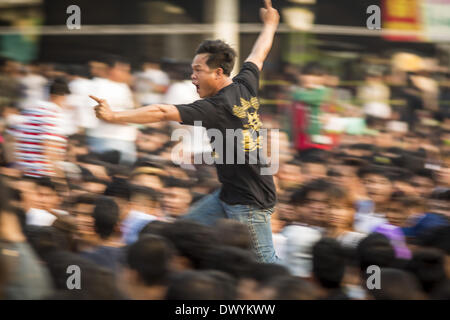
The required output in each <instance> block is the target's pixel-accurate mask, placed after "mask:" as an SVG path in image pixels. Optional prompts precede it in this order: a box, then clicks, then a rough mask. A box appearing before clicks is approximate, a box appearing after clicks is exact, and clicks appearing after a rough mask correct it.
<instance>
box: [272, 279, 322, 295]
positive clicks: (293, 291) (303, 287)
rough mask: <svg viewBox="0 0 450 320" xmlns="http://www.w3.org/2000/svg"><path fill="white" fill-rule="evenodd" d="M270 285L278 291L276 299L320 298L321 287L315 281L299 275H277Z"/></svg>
mask: <svg viewBox="0 0 450 320" xmlns="http://www.w3.org/2000/svg"><path fill="white" fill-rule="evenodd" d="M269 286H270V287H271V288H273V289H275V291H276V293H275V297H274V300H317V299H319V298H320V291H319V288H317V286H316V285H314V283H313V282H309V281H307V280H305V279H302V278H299V277H294V276H284V277H276V278H274V279H272V281H271V282H270V285H269Z"/></svg>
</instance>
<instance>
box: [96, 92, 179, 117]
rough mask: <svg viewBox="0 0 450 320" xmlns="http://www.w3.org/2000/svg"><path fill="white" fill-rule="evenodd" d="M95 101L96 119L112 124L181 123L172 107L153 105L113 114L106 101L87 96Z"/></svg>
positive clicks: (168, 105)
mask: <svg viewBox="0 0 450 320" xmlns="http://www.w3.org/2000/svg"><path fill="white" fill-rule="evenodd" d="M89 97H91V99H94V100H95V101H97V103H98V105H96V106H95V107H94V108H95V114H96V116H97V118H99V119H101V120H103V121H106V122H112V123H153V122H160V121H177V122H181V117H180V113H179V112H178V109H177V108H176V107H175V106H174V105H170V104H153V105H150V106H145V107H141V108H138V109H134V110H128V111H120V112H114V111H112V110H111V108H110V107H109V105H108V103H107V102H106V100H103V99H100V98H97V97H94V96H89Z"/></svg>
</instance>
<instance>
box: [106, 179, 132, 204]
mask: <svg viewBox="0 0 450 320" xmlns="http://www.w3.org/2000/svg"><path fill="white" fill-rule="evenodd" d="M104 195H105V196H110V197H116V198H120V199H124V200H126V201H130V198H131V188H130V184H129V183H128V181H127V180H126V179H123V178H118V177H113V180H112V181H111V182H110V183H109V184H108V186H107V187H106V189H105V191H104Z"/></svg>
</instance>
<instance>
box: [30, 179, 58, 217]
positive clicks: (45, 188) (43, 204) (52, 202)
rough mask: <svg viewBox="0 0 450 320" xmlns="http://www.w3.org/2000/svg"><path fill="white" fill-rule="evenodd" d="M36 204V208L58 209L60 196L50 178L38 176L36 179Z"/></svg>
mask: <svg viewBox="0 0 450 320" xmlns="http://www.w3.org/2000/svg"><path fill="white" fill-rule="evenodd" d="M36 193H37V199H38V202H37V205H38V208H36V209H43V210H47V211H50V210H52V209H59V207H60V205H61V198H60V196H59V195H58V191H57V189H56V185H55V183H54V182H53V181H51V180H50V178H39V179H37V180H36Z"/></svg>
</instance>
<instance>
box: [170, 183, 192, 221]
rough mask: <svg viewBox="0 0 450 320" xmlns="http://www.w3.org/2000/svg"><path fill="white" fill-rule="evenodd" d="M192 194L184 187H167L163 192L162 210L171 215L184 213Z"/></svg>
mask: <svg viewBox="0 0 450 320" xmlns="http://www.w3.org/2000/svg"><path fill="white" fill-rule="evenodd" d="M191 200H192V196H191V194H190V193H189V190H188V189H186V188H176V187H174V188H167V190H166V192H165V193H164V202H163V205H164V211H165V212H166V214H169V215H171V216H180V215H183V214H185V213H186V212H187V211H188V209H189V205H190V203H191Z"/></svg>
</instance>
